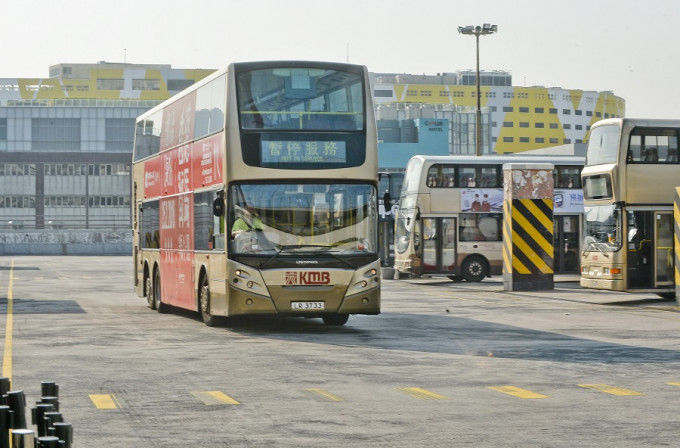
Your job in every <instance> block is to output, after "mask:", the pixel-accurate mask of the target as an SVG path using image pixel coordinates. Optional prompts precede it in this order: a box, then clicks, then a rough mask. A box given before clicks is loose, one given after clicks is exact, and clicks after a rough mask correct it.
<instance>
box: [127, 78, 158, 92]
mask: <svg viewBox="0 0 680 448" xmlns="http://www.w3.org/2000/svg"><path fill="white" fill-rule="evenodd" d="M132 90H161V80H160V79H133V80H132Z"/></svg>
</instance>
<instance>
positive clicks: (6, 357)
mask: <svg viewBox="0 0 680 448" xmlns="http://www.w3.org/2000/svg"><path fill="white" fill-rule="evenodd" d="M13 283H14V260H12V263H11V265H10V268H9V286H8V287H7V318H6V321H7V323H6V324H5V350H4V352H3V354H2V376H4V377H5V378H9V383H10V384H12V333H13V329H14V293H13V291H12V288H13Z"/></svg>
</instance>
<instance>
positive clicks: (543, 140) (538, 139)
mask: <svg viewBox="0 0 680 448" xmlns="http://www.w3.org/2000/svg"><path fill="white" fill-rule="evenodd" d="M535 141H536V143H545V138H543V137H536V139H535Z"/></svg>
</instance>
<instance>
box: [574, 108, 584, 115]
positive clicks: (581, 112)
mask: <svg viewBox="0 0 680 448" xmlns="http://www.w3.org/2000/svg"><path fill="white" fill-rule="evenodd" d="M574 113H575V114H576V115H583V111H582V110H579V109H576V110H575V111H574Z"/></svg>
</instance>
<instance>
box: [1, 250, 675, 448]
mask: <svg viewBox="0 0 680 448" xmlns="http://www.w3.org/2000/svg"><path fill="white" fill-rule="evenodd" d="M555 280H556V281H555V289H554V290H550V291H530V292H527V291H517V292H514V291H504V289H503V283H502V279H501V278H500V277H498V278H490V279H486V280H485V281H484V282H481V283H479V284H470V283H466V282H461V283H455V282H451V281H450V280H448V279H446V278H443V277H435V278H423V279H413V280H399V281H397V280H386V281H384V283H383V294H382V300H383V312H382V314H381V315H379V316H352V317H351V318H350V320H349V322H348V323H347V325H345V326H343V327H329V326H325V325H323V324H322V323H321V322H320V320H319V319H272V318H254V319H243V320H239V321H232V322H230V323H227V324H225V325H222V326H218V327H214V328H209V327H206V326H205V325H203V323H202V322H201V320H200V317H199V316H198V315H197V313H192V312H188V311H183V310H176V309H173V310H171V312H170V313H168V314H159V313H157V312H155V311H151V310H150V309H148V307H147V305H146V301H145V300H144V298H139V297H137V296H136V295H135V294H134V293H133V290H132V259H131V257H14V258H2V259H0V335H2V334H4V339H3V342H2V347H3V376H5V377H10V378H11V380H12V389H14V390H23V391H24V392H25V394H26V399H27V411H26V412H27V419H28V422H29V425H31V422H30V420H31V419H30V413H29V409H30V408H32V407H35V404H36V402H37V401H38V400H39V399H40V384H41V382H43V381H54V382H56V383H57V384H58V385H59V386H60V396H59V399H60V404H61V412H62V413H63V416H64V419H65V420H66V421H67V422H71V423H72V424H73V429H74V444H73V446H74V447H76V448H83V447H87V448H100V447H102V448H106V447H112V448H127V447H154V448H158V447H163V448H175V447H177V448H179V447H189V446H192V447H193V446H197V447H199V446H200V447H202V448H203V447H204V448H211V447H262V446H264V447H344V446H347V445H354V446H357V447H414V446H427V447H439V446H442V447H444V446H446V447H448V446H475V447H476V446H482V447H496V446H512V447H525V446H546V447H548V446H549V447H572V446H579V447H585V446H589V447H590V446H592V447H603V446H604V447H616V448H620V447H639V446H666V447H667V446H680V439H678V434H680V421H678V419H677V416H678V414H679V413H680V406H679V405H678V403H680V331H679V330H680V315H679V314H678V313H677V312H678V311H679V308H678V306H677V304H676V302H675V301H672V300H664V299H661V298H658V297H657V296H656V295H654V294H651V293H641V294H628V293H612V292H605V291H591V290H583V289H581V288H580V287H579V285H578V281H577V280H578V278H577V277H576V276H557V277H556V278H555Z"/></svg>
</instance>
